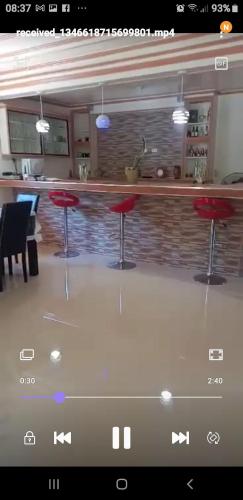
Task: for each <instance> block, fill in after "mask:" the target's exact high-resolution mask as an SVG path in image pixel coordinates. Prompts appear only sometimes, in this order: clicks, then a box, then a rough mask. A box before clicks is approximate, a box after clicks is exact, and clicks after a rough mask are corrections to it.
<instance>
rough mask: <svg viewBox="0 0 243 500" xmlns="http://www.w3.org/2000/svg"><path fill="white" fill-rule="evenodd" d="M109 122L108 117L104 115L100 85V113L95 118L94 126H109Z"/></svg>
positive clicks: (101, 127)
mask: <svg viewBox="0 0 243 500" xmlns="http://www.w3.org/2000/svg"><path fill="white" fill-rule="evenodd" d="M110 124H111V121H110V118H109V116H107V115H104V89H103V86H102V87H101V115H99V116H97V118H96V127H97V128H100V129H105V128H109V126H110Z"/></svg>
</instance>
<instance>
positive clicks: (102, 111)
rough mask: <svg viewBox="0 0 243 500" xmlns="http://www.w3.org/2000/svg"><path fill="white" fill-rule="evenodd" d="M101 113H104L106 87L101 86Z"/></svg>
mask: <svg viewBox="0 0 243 500" xmlns="http://www.w3.org/2000/svg"><path fill="white" fill-rule="evenodd" d="M101 114H102V115H103V114H104V87H103V85H102V87H101Z"/></svg>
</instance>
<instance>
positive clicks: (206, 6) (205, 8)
mask: <svg viewBox="0 0 243 500" xmlns="http://www.w3.org/2000/svg"><path fill="white" fill-rule="evenodd" d="M200 12H208V5H205V6H204V7H203V8H202V9H201V10H200Z"/></svg>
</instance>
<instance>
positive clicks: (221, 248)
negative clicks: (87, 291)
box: [38, 191, 243, 276]
mask: <svg viewBox="0 0 243 500" xmlns="http://www.w3.org/2000/svg"><path fill="white" fill-rule="evenodd" d="M40 194H41V200H40V206H39V213H38V216H39V220H40V223H41V225H42V236H43V241H44V243H45V244H50V245H53V244H55V245H57V246H61V245H62V244H63V210H62V209H60V208H56V207H54V206H53V205H52V203H51V202H50V201H49V199H48V194H47V191H42V192H40ZM76 195H77V196H79V197H80V199H81V203H83V205H84V208H82V209H81V210H79V211H76V212H73V211H71V210H69V241H70V246H72V247H73V248H77V249H79V250H80V252H81V253H98V254H104V255H107V256H112V257H117V256H118V254H119V239H118V236H119V215H118V214H114V213H111V212H109V210H108V209H107V206H108V205H111V204H113V203H116V202H117V201H118V200H119V199H120V198H121V196H118V195H115V194H113V195H112V194H91V193H76ZM232 204H233V205H234V207H235V209H236V214H235V216H234V217H233V218H232V219H229V220H227V226H226V227H224V226H223V224H217V244H216V258H215V265H216V266H215V267H216V271H219V272H222V273H224V274H232V275H235V276H238V275H239V274H240V275H242V270H243V266H242V255H243V202H242V201H240V200H239V201H236V200H233V201H232ZM209 229H210V222H208V221H205V220H202V219H199V217H198V216H197V215H196V213H195V212H194V210H193V208H192V199H191V198H167V197H157V198H156V197H149V196H142V197H141V198H140V199H139V200H138V202H137V205H136V208H135V210H134V211H132V212H130V214H128V216H127V219H126V231H125V233H126V256H127V258H130V259H132V260H135V261H137V262H138V261H145V262H154V263H158V264H162V265H163V264H166V265H169V266H173V267H178V268H183V267H184V268H188V269H198V270H204V269H206V267H207V259H208V238H209Z"/></svg>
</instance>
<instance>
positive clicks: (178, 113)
mask: <svg viewBox="0 0 243 500" xmlns="http://www.w3.org/2000/svg"><path fill="white" fill-rule="evenodd" d="M183 73H184V72H183V71H182V72H181V89H180V96H179V97H178V99H177V101H178V104H179V106H178V108H176V109H175V111H174V112H173V115H172V120H173V122H174V123H176V124H179V125H183V124H184V123H187V122H188V120H189V111H188V110H187V109H186V108H185V104H184V99H183V83H184V82H183Z"/></svg>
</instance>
